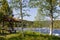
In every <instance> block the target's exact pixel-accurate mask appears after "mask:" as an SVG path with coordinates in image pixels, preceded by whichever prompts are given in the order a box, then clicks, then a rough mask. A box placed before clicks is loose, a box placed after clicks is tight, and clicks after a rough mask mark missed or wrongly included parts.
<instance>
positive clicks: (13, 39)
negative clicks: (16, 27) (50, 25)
mask: <svg viewBox="0 0 60 40" xmlns="http://www.w3.org/2000/svg"><path fill="white" fill-rule="evenodd" d="M0 40H60V37H57V36H51V35H45V34H40V33H36V32H31V31H26V32H24V36H23V35H22V33H17V34H10V35H6V37H1V36H0Z"/></svg>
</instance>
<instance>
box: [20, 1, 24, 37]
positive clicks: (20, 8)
mask: <svg viewBox="0 0 60 40" xmlns="http://www.w3.org/2000/svg"><path fill="white" fill-rule="evenodd" d="M20 13H21V23H22V24H21V27H22V37H24V33H23V14H22V0H20Z"/></svg>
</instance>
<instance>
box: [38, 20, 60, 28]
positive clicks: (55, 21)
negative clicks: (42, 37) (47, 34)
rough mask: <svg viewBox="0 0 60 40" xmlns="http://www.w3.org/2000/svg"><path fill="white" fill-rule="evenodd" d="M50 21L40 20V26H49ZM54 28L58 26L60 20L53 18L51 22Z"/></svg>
mask: <svg viewBox="0 0 60 40" xmlns="http://www.w3.org/2000/svg"><path fill="white" fill-rule="evenodd" d="M50 23H51V22H50V21H40V24H39V25H40V27H49V26H50ZM53 26H54V28H60V20H54V22H53Z"/></svg>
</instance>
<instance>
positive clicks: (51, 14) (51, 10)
mask: <svg viewBox="0 0 60 40" xmlns="http://www.w3.org/2000/svg"><path fill="white" fill-rule="evenodd" d="M50 5H51V9H50V18H51V25H50V35H52V34H53V5H52V0H50Z"/></svg>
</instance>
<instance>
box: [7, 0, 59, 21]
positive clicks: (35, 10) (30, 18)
mask: <svg viewBox="0 0 60 40" xmlns="http://www.w3.org/2000/svg"><path fill="white" fill-rule="evenodd" d="M8 1H10V0H8ZM56 7H57V9H58V10H60V7H58V6H56ZM29 10H30V11H29V12H27V13H28V14H29V15H30V16H29V17H27V16H25V17H24V20H29V21H34V20H35V16H36V14H37V8H29ZM18 13H19V11H16V10H14V9H13V14H14V15H15V14H18ZM19 16H20V14H19V15H15V16H14V17H15V18H19ZM46 19H48V20H50V18H49V17H47V18H46ZM59 19H60V17H59Z"/></svg>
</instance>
